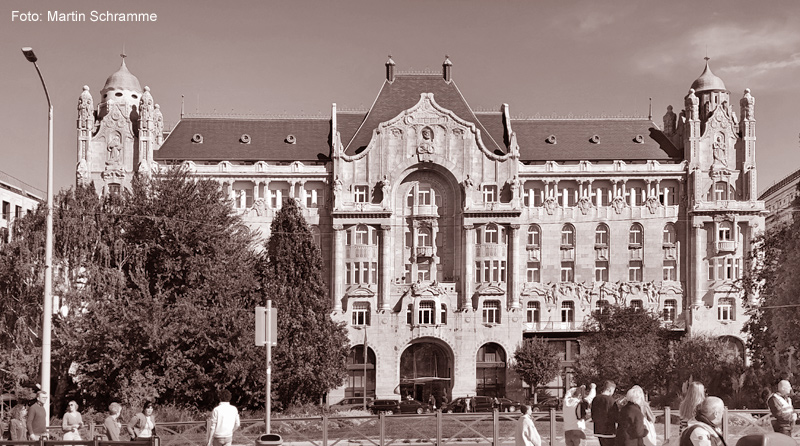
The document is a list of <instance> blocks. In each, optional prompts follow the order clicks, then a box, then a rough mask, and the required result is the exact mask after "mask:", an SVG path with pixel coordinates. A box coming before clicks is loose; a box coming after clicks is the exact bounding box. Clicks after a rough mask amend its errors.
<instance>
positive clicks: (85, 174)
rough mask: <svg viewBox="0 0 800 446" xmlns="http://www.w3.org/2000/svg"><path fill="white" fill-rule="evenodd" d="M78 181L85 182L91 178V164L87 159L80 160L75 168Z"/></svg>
mask: <svg viewBox="0 0 800 446" xmlns="http://www.w3.org/2000/svg"><path fill="white" fill-rule="evenodd" d="M75 170H76V172H77V173H76V175H77V180H78V183H80V184H85V183H86V182H87V180H88V179H89V165H88V163H87V162H86V160H85V159H81V160H80V161H78V167H77V168H76V169H75Z"/></svg>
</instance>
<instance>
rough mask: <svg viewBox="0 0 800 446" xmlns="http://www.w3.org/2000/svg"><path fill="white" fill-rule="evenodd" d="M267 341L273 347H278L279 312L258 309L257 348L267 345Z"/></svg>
mask: <svg viewBox="0 0 800 446" xmlns="http://www.w3.org/2000/svg"><path fill="white" fill-rule="evenodd" d="M267 339H269V340H270V343H271V344H272V346H273V347H276V346H277V345H278V310H277V309H275V308H266V307H256V346H257V347H263V346H265V345H267Z"/></svg>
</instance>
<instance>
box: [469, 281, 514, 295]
mask: <svg viewBox="0 0 800 446" xmlns="http://www.w3.org/2000/svg"><path fill="white" fill-rule="evenodd" d="M475 292H476V293H477V294H478V295H480V296H504V295H505V294H506V290H505V289H503V288H501V287H499V286H497V285H494V284H485V285H482V286H480V287H478V289H477V290H475Z"/></svg>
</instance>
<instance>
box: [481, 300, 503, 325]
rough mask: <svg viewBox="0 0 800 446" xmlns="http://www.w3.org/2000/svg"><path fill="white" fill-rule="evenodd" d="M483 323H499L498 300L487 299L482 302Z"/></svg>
mask: <svg viewBox="0 0 800 446" xmlns="http://www.w3.org/2000/svg"><path fill="white" fill-rule="evenodd" d="M483 323H484V324H499V323H500V301H499V300H487V301H485V302H484V303H483Z"/></svg>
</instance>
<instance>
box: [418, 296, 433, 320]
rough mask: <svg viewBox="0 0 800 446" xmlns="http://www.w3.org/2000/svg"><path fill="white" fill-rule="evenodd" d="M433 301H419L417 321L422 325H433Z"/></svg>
mask: <svg viewBox="0 0 800 446" xmlns="http://www.w3.org/2000/svg"><path fill="white" fill-rule="evenodd" d="M433 305H434V304H433V302H431V301H425V302H420V303H419V313H418V315H417V323H418V324H420V325H431V324H433V323H434V320H433V311H434V306H433Z"/></svg>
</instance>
